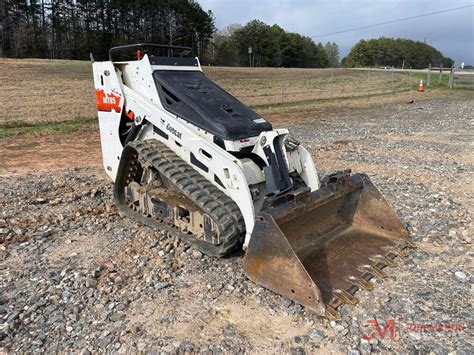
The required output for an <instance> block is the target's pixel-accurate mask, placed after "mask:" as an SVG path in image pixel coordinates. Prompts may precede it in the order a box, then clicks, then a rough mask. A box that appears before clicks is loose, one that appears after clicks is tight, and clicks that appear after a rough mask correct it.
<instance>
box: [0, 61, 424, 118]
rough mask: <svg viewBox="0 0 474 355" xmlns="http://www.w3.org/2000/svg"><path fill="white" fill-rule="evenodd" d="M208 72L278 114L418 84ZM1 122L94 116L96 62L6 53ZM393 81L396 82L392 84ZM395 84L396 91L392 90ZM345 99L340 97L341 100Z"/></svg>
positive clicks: (326, 74)
mask: <svg viewBox="0 0 474 355" xmlns="http://www.w3.org/2000/svg"><path fill="white" fill-rule="evenodd" d="M203 70H204V72H205V74H206V75H207V76H210V78H211V79H212V80H214V81H216V82H217V83H218V84H219V85H221V86H222V87H223V88H225V89H226V90H228V91H229V92H230V93H231V94H233V95H235V96H236V97H237V98H239V99H240V100H241V101H243V102H244V103H245V104H247V105H249V106H251V107H252V108H254V109H256V110H257V111H259V112H260V113H261V114H262V115H264V116H265V117H267V116H268V118H269V119H270V120H272V118H273V116H275V115H276V117H278V118H280V117H281V113H284V114H285V115H286V114H288V112H290V113H292V112H293V113H296V114H297V116H299V115H300V114H301V111H303V112H307V111H308V110H310V111H313V110H315V109H316V108H318V109H320V108H321V107H322V106H328V105H329V106H331V104H334V101H332V100H333V99H335V98H338V99H341V100H345V101H348V100H353V99H356V100H357V99H361V98H363V99H367V98H368V97H369V96H370V97H372V98H374V97H375V98H377V100H380V95H382V96H385V98H384V99H385V100H390V96H393V94H394V93H400V92H405V93H406V92H409V91H410V88H412V89H413V88H415V85H416V80H417V79H416V78H415V77H412V78H411V85H410V77H408V76H407V75H404V74H398V73H394V74H393V76H392V73H390V72H389V71H387V72H372V73H371V74H370V75H369V76H368V75H367V73H366V72H363V71H353V70H349V69H294V68H293V69H292V68H250V69H249V68H222V67H204V68H203ZM0 83H1V85H0V99H1V101H2V104H3V105H2V106H3V108H4V109H3V110H2V111H1V112H0V124H3V125H4V124H7V125H11V124H13V125H18V124H19V122H23V123H26V124H33V123H34V124H37V123H49V122H62V121H66V120H77V119H81V118H94V117H96V113H95V99H94V87H93V82H92V69H91V64H90V63H89V62H87V61H71V60H47V59H20V60H18V59H0ZM392 83H393V85H392ZM392 89H393V91H392ZM339 104H340V103H339V102H338V103H337V105H339ZM289 118H292V116H290V117H289Z"/></svg>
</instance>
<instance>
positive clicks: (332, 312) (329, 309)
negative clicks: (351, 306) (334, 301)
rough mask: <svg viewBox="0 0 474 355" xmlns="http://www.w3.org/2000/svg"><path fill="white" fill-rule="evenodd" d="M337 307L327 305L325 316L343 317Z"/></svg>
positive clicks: (329, 317) (332, 318)
mask: <svg viewBox="0 0 474 355" xmlns="http://www.w3.org/2000/svg"><path fill="white" fill-rule="evenodd" d="M336 308H337V307H333V306H332V305H330V304H329V305H328V306H327V307H326V313H325V317H326V318H327V319H329V320H340V319H341V314H340V313H339V311H338V310H337V309H336Z"/></svg>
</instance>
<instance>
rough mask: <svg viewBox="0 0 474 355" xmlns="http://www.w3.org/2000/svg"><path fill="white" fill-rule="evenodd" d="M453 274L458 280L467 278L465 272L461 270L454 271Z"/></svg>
mask: <svg viewBox="0 0 474 355" xmlns="http://www.w3.org/2000/svg"><path fill="white" fill-rule="evenodd" d="M454 275H455V276H456V277H457V278H458V279H459V280H462V281H464V280H466V278H467V276H466V274H465V273H464V272H462V271H456V272H455V273H454Z"/></svg>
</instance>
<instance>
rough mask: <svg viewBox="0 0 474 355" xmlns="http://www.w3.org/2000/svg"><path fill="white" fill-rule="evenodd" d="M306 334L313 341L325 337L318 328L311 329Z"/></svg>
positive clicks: (318, 340)
mask: <svg viewBox="0 0 474 355" xmlns="http://www.w3.org/2000/svg"><path fill="white" fill-rule="evenodd" d="M308 336H309V337H310V338H311V340H313V341H315V342H320V341H322V340H323V339H324V337H325V335H324V333H323V332H322V331H320V330H318V329H311V330H310V331H309V332H308Z"/></svg>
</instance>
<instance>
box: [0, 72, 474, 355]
mask: <svg viewBox="0 0 474 355" xmlns="http://www.w3.org/2000/svg"><path fill="white" fill-rule="evenodd" d="M211 74H212V73H211ZM403 95H406V94H403ZM413 99H414V101H413ZM280 110H282V108H280ZM286 110H287V111H286V112H285V111H281V112H279V111H278V110H276V109H275V111H274V112H268V113H269V117H270V120H272V122H273V123H274V124H275V125H286V126H288V128H289V129H290V132H291V133H292V134H293V136H295V137H296V138H297V139H299V140H300V141H301V142H302V143H303V144H304V145H305V146H306V147H307V148H309V150H310V151H311V153H312V155H313V157H314V158H315V161H316V164H317V166H318V169H319V170H320V172H321V175H325V174H327V173H329V172H333V171H335V170H340V169H345V168H352V170H353V171H363V172H366V173H367V174H368V175H369V177H370V178H371V179H372V180H373V181H374V183H375V184H376V185H377V186H378V187H379V189H380V190H381V192H382V193H383V194H384V195H385V196H386V198H387V199H388V200H389V201H390V203H391V204H392V205H393V206H394V208H395V210H396V212H397V213H398V214H399V215H400V217H401V219H402V220H403V221H404V223H405V224H406V225H407V227H408V228H409V231H410V235H411V236H412V238H413V240H414V241H416V243H417V244H418V249H417V250H416V251H415V252H413V253H412V254H410V256H408V257H406V258H404V259H403V260H401V261H400V263H399V264H400V265H399V267H398V268H397V269H394V270H393V271H392V270H390V273H389V278H388V279H387V280H385V281H384V282H383V283H382V282H379V281H376V288H375V289H374V291H372V292H359V293H358V294H357V297H358V298H359V304H358V305H356V306H353V307H343V308H342V310H341V312H342V315H343V320H342V321H340V322H329V321H327V320H324V319H322V318H320V317H318V316H316V315H314V314H313V313H312V312H310V311H308V310H305V309H304V308H302V307H301V306H299V305H298V304H295V303H293V302H291V301H289V300H287V299H285V298H283V297H280V296H278V295H276V294H274V293H272V292H270V291H268V290H265V289H263V288H261V287H259V286H257V285H255V284H253V283H251V282H250V281H249V280H248V279H246V277H245V275H244V274H243V271H242V268H241V260H242V258H241V255H240V254H238V253H237V254H236V255H233V256H231V257H229V258H224V259H215V258H210V257H207V256H203V255H201V254H200V253H199V252H198V251H196V250H193V249H192V248H189V247H188V246H186V244H185V243H183V242H181V241H178V240H174V239H169V238H168V237H167V235H166V233H165V234H163V233H162V232H161V231H151V230H150V229H148V228H145V227H142V226H140V225H139V224H137V223H134V222H133V221H130V220H128V219H126V218H122V217H121V216H120V215H119V214H118V213H117V212H116V210H115V208H114V203H113V199H112V194H111V193H112V184H111V183H110V181H109V180H108V178H107V177H106V176H105V174H104V173H103V170H102V167H101V156H100V144H99V135H98V130H97V126H96V125H94V124H93V125H91V126H90V127H88V128H86V129H80V130H78V131H76V132H73V133H69V134H67V135H57V134H56V135H52V136H51V135H41V134H40V135H18V136H15V137H8V138H6V139H3V140H2V145H1V148H0V156H1V157H2V159H1V162H2V163H1V164H0V203H1V206H2V208H1V214H0V237H1V238H2V244H1V250H0V253H1V254H0V255H1V259H0V260H1V268H0V270H1V272H2V281H1V284H0V286H1V299H0V301H1V302H0V318H1V319H3V323H2V324H1V326H0V342H1V343H0V345H1V346H2V347H3V348H0V349H1V350H5V351H11V352H26V351H35V350H43V351H49V352H63V351H74V352H75V351H84V352H85V353H88V351H91V352H94V351H101V352H102V351H120V352H125V353H129V352H136V351H142V352H147V351H152V350H154V351H158V352H166V353H177V352H178V351H179V352H181V353H184V352H185V351H188V353H192V352H201V353H207V354H211V353H212V354H216V353H221V352H232V353H238V352H241V353H249V352H252V353H282V352H283V353H286V352H291V353H294V354H303V353H321V354H327V353H348V354H354V355H355V354H360V353H362V354H365V353H370V352H401V353H425V352H426V353H427V352H432V353H448V352H451V351H458V352H459V353H466V354H467V353H471V352H472V349H473V347H472V346H473V343H472V274H471V273H472V267H473V264H472V256H473V253H472V248H471V242H472V240H471V238H472V232H473V229H472V220H471V218H472V201H473V197H474V196H473V194H474V189H473V184H472V176H473V175H472V173H473V171H474V161H473V153H472V148H473V146H472V145H473V143H472V142H473V139H472V138H473V137H472V129H473V127H474V121H473V117H474V103H473V96H472V92H452V93H431V94H428V95H426V96H424V97H422V98H420V96H413V94H411V96H408V95H407V96H400V97H398V99H397V100H394V102H385V101H384V102H383V104H382V103H381V102H377V100H375V99H373V100H370V101H368V102H366V101H362V102H361V101H360V100H359V101H357V100H356V101H354V102H352V101H351V102H349V103H348V104H347V105H333V104H331V105H329V106H323V107H322V106H321V105H317V104H314V105H309V106H305V107H304V108H301V107H299V106H297V107H288V108H286ZM373 319H376V320H378V321H379V322H380V324H381V325H382V327H383V324H385V322H386V321H387V320H390V319H395V320H396V324H397V327H398V328H397V329H398V330H399V332H398V333H397V339H395V340H394V341H392V340H390V339H389V336H387V337H385V338H383V337H381V336H375V338H373V339H372V340H370V341H369V340H365V339H363V336H365V335H368V334H370V333H371V331H372V330H373V328H371V326H370V324H368V321H369V320H373ZM446 324H456V325H462V326H463V327H464V328H463V329H462V330H457V331H456V330H445V331H431V330H430V328H426V329H424V330H422V331H420V330H417V331H413V329H412V328H413V327H412V326H413V325H438V326H439V325H446Z"/></svg>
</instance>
